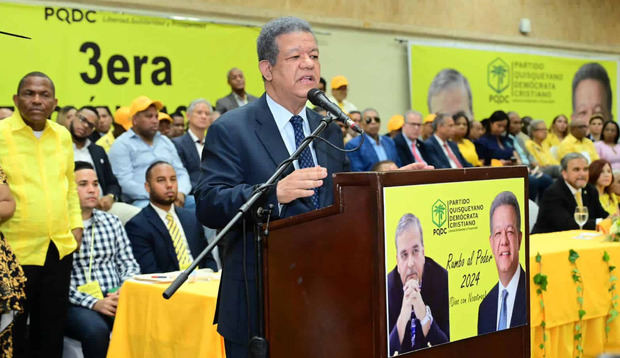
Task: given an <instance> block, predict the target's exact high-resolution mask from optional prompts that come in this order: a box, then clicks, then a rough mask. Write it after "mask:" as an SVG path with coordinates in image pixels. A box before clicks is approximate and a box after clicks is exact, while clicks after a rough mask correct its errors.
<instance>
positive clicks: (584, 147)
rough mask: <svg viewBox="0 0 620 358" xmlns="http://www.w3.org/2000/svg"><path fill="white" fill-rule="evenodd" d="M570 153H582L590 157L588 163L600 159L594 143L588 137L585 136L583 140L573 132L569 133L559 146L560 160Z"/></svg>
mask: <svg viewBox="0 0 620 358" xmlns="http://www.w3.org/2000/svg"><path fill="white" fill-rule="evenodd" d="M568 153H581V154H583V155H585V156H586V157H589V158H588V163H592V162H593V161H595V160H597V159H599V156H598V153H597V152H596V148H594V143H592V141H591V140H589V139H588V138H585V137H584V138H583V139H582V140H581V141H579V140H577V138H575V137H574V136H573V135H572V134H569V135H567V136H566V138H564V139H563V140H562V142H561V143H560V146H559V147H558V160H560V161H561V160H562V158H564V156H565V155H566V154H568Z"/></svg>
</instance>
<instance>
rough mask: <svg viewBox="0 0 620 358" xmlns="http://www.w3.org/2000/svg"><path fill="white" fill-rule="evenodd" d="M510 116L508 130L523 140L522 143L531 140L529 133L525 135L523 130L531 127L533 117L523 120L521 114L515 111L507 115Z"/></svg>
mask: <svg viewBox="0 0 620 358" xmlns="http://www.w3.org/2000/svg"><path fill="white" fill-rule="evenodd" d="M506 114H507V115H508V123H509V126H508V129H509V132H510V133H511V134H512V135H514V136H516V137H518V138H519V139H521V142H523V143H525V142H527V141H528V140H530V137H528V135H527V133H525V132H524V131H523V128H527V126H529V125H530V122H531V121H532V118H531V117H524V118H521V117H520V116H519V113H517V112H515V111H510V112H508V113H506ZM525 118H528V120H527V123H525Z"/></svg>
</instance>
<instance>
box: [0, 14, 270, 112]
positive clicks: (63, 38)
mask: <svg viewBox="0 0 620 358" xmlns="http://www.w3.org/2000/svg"><path fill="white" fill-rule="evenodd" d="M0 13H1V14H2V23H1V24H0V31H2V32H6V33H10V34H15V35H21V36H24V37H28V38H30V39H25V38H21V37H15V36H10V35H5V34H0V45H1V47H2V50H3V56H2V68H3V75H2V81H0V106H13V101H12V96H13V94H15V91H16V89H17V84H18V82H19V80H20V78H21V77H22V76H24V75H25V74H26V73H28V72H31V71H41V72H44V73H46V74H47V75H49V76H50V78H51V79H52V80H53V81H54V83H55V85H56V97H57V98H58V105H59V106H61V107H62V106H65V105H74V106H76V107H79V106H82V105H87V104H90V105H107V106H109V107H110V108H111V109H112V110H114V108H116V106H120V105H128V104H129V103H130V101H131V100H132V99H133V98H135V97H137V96H139V95H147V96H149V97H151V98H153V99H159V100H161V101H163V103H164V105H165V106H166V108H167V110H168V111H169V112H172V111H174V110H175V109H176V108H177V107H178V106H187V105H188V104H189V102H190V101H191V100H193V99H196V98H200V97H202V98H206V99H207V100H209V101H211V103H212V104H213V105H215V101H216V100H217V99H218V98H221V97H224V96H226V95H228V94H229V93H230V87H229V86H228V84H227V78H226V74H227V71H228V70H229V69H230V68H232V67H238V68H240V69H241V70H242V71H243V72H244V73H245V77H246V90H247V91H248V92H249V93H252V94H254V95H257V96H258V95H261V94H262V92H263V83H262V80H261V76H260V72H259V71H258V65H257V62H258V61H257V55H256V38H257V37H258V33H259V31H260V28H253V27H245V26H233V25H221V24H213V23H205V22H192V21H180V20H174V19H168V18H160V17H148V16H137V15H128V14H120V13H113V12H106V11H94V10H89V9H82V8H80V9H77V8H65V7H51V6H48V7H45V6H30V5H21V4H10V3H2V4H0Z"/></svg>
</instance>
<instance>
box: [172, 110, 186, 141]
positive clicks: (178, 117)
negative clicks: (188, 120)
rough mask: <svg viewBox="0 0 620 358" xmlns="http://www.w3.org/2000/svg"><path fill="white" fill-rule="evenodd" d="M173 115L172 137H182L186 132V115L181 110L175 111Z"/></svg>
mask: <svg viewBox="0 0 620 358" xmlns="http://www.w3.org/2000/svg"><path fill="white" fill-rule="evenodd" d="M170 117H172V128H170V138H176V137H180V136H182V135H183V134H184V133H185V117H184V116H183V113H181V112H174V113H172V114H171V115H170Z"/></svg>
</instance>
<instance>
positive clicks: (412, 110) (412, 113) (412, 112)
mask: <svg viewBox="0 0 620 358" xmlns="http://www.w3.org/2000/svg"><path fill="white" fill-rule="evenodd" d="M409 115H415V116H419V117H420V118H422V119H424V116H423V115H422V113H420V111H416V110H415V109H410V110H408V111H407V112H405V114H403V117H405V120H407V116H409Z"/></svg>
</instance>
